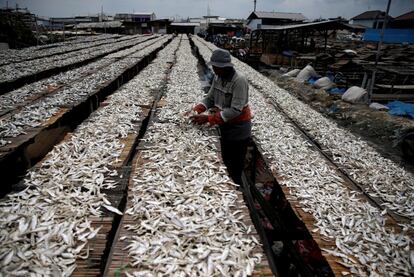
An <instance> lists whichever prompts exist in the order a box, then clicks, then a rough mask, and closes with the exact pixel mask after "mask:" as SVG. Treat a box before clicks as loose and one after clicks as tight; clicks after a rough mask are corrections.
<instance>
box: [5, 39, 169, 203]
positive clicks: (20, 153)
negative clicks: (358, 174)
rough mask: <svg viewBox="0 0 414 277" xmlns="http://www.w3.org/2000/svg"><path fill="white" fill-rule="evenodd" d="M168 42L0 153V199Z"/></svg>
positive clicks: (21, 185)
mask: <svg viewBox="0 0 414 277" xmlns="http://www.w3.org/2000/svg"><path fill="white" fill-rule="evenodd" d="M171 40H172V39H169V40H168V41H167V42H165V43H164V44H163V45H162V46H161V47H159V48H157V49H155V50H154V51H153V52H152V53H150V54H148V55H147V56H146V57H145V58H143V59H141V60H140V61H139V62H137V63H136V64H134V65H133V66H131V67H129V68H128V69H126V70H125V71H124V72H123V73H122V74H121V75H120V76H118V77H117V78H115V79H114V80H112V81H110V82H108V83H106V84H105V85H104V86H102V87H101V88H100V89H99V90H98V91H97V92H96V93H94V94H93V95H91V96H89V97H88V98H87V99H86V100H85V101H83V102H81V103H79V104H78V105H75V106H74V107H70V108H68V109H67V110H66V111H65V113H64V114H61V115H58V117H57V118H55V119H54V120H52V122H50V124H49V125H48V126H47V127H45V128H44V129H42V130H41V131H39V132H36V133H35V134H32V133H28V134H26V135H24V136H22V138H20V139H19V140H18V141H16V146H15V148H13V149H12V150H10V151H8V152H3V153H0V154H1V155H0V174H1V175H2V176H3V181H2V186H1V187H0V197H3V196H4V195H6V194H7V193H9V192H10V191H12V190H17V191H18V190H21V189H22V188H24V185H23V184H21V180H22V178H23V177H24V175H25V173H26V171H27V170H28V169H29V168H31V167H32V166H33V165H35V164H36V163H37V162H39V161H40V160H42V159H43V157H44V156H45V155H46V154H47V153H48V152H49V151H50V150H51V149H52V148H53V147H54V146H55V145H56V144H57V143H59V142H60V141H61V140H62V139H63V138H64V137H65V136H66V134H67V133H69V132H72V131H73V130H75V129H76V127H77V126H78V125H79V124H80V123H82V122H83V121H84V120H85V119H86V118H88V117H89V115H90V114H91V113H92V112H93V111H95V110H96V109H97V108H98V107H99V105H100V103H101V102H102V101H104V100H105V99H106V98H107V97H108V96H109V95H111V94H112V93H114V92H115V91H116V90H117V89H118V88H119V87H120V86H122V85H123V84H125V83H127V82H128V81H129V80H131V79H132V78H134V77H135V76H136V75H137V74H138V73H139V72H140V71H141V70H142V69H144V68H145V67H146V66H147V65H148V64H150V63H151V61H152V60H154V59H155V57H156V56H157V53H158V52H159V51H160V50H161V49H163V48H164V47H165V46H166V45H167V44H169V43H170V42H171Z"/></svg>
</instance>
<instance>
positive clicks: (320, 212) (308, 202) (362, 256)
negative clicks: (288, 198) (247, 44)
mask: <svg viewBox="0 0 414 277" xmlns="http://www.w3.org/2000/svg"><path fill="white" fill-rule="evenodd" d="M194 42H195V44H196V46H197V47H198V49H199V51H200V54H201V55H202V56H203V58H204V59H205V60H209V59H210V56H211V49H214V48H215V47H214V46H212V45H211V44H207V43H205V42H203V41H202V40H201V39H198V38H196V37H195V38H194ZM207 45H208V47H207ZM233 63H235V65H236V68H237V69H238V70H239V71H241V72H242V73H244V74H245V75H246V76H247V78H248V79H249V81H250V82H251V83H253V84H254V85H257V86H258V84H259V82H261V84H262V86H261V87H260V91H258V90H257V89H255V88H254V87H253V86H250V104H251V106H252V109H253V113H254V119H253V135H254V137H255V140H256V142H257V143H258V144H259V145H260V147H261V148H262V149H263V151H264V155H265V156H266V157H267V159H268V160H269V161H270V166H271V168H272V170H273V171H275V172H277V174H278V175H280V176H281V178H280V183H281V185H283V186H287V187H289V188H290V190H291V193H292V195H294V196H296V198H297V199H298V200H299V201H300V203H301V207H302V208H303V209H304V210H305V211H306V212H308V213H310V214H312V215H313V217H314V219H315V227H316V228H315V229H314V230H313V232H318V233H320V234H321V235H323V236H325V237H328V238H330V239H331V240H333V241H335V244H336V249H323V250H324V251H325V252H327V253H329V254H332V255H334V256H337V257H339V258H341V259H342V262H341V263H342V264H343V265H344V266H346V267H348V268H349V271H350V272H344V273H343V274H344V275H347V274H354V275H358V276H377V275H378V274H379V275H380V276H384V275H385V276H388V275H390V276H396V275H398V276H410V273H412V270H413V267H414V253H413V252H412V251H410V245H411V244H412V241H411V239H410V237H409V235H408V233H409V232H410V231H412V228H411V227H410V226H402V230H401V231H396V230H394V229H392V228H389V227H387V226H386V217H385V215H386V211H385V210H384V211H381V210H379V209H378V208H376V207H373V206H372V205H371V204H370V203H369V202H368V201H367V200H366V199H365V198H362V197H361V196H360V195H359V194H358V193H357V192H354V191H350V190H349V189H348V188H347V186H346V184H345V183H346V182H345V181H344V180H343V179H342V178H341V177H340V174H338V172H337V171H336V170H335V169H334V168H332V167H331V165H330V164H329V162H327V160H326V159H325V158H324V157H323V155H322V154H320V153H319V152H318V151H315V149H313V147H312V145H311V144H310V143H309V142H307V140H306V139H305V138H303V136H302V135H301V134H300V132H298V130H297V129H296V128H295V126H294V125H293V124H291V122H290V120H289V119H288V118H286V117H285V116H284V115H283V114H282V113H280V112H279V111H277V110H276V109H275V108H274V106H273V105H271V101H278V103H280V102H282V101H286V102H283V105H282V104H280V105H281V106H282V107H283V108H284V110H285V112H289V113H290V115H291V116H293V113H294V112H293V110H294V111H295V113H296V115H297V114H301V116H303V118H305V117H307V120H306V121H305V119H303V121H304V122H307V121H309V120H315V121H316V122H318V121H317V118H319V117H321V115H317V114H316V113H315V114H314V112H313V111H309V110H311V109H310V108H309V107H307V106H306V105H300V106H299V104H297V103H296V102H299V101H297V100H296V101H293V100H295V99H294V98H292V99H291V98H289V97H287V96H286V97H285V96H284V94H288V93H287V92H286V91H283V93H279V91H282V90H280V89H279V88H278V87H277V86H276V85H275V84H274V83H272V87H270V86H269V87H263V83H266V82H267V79H266V78H265V77H263V76H261V75H260V74H259V73H257V72H256V71H254V70H253V69H251V68H250V67H248V66H247V65H245V64H243V63H241V62H240V61H238V60H236V59H233ZM269 82H270V81H269ZM269 84H270V83H269ZM275 91H277V92H278V93H277V94H275ZM266 92H267V93H266ZM270 92H273V95H272V97H271V99H270V100H269V97H265V96H268V94H270ZM286 99H288V100H286ZM288 101H291V102H290V105H288V103H287V102H288ZM296 105H298V107H300V108H301V110H300V111H298V110H296V109H295V108H296ZM307 112H309V114H308V115H307V116H305V115H306V113H307ZM324 124H325V123H324ZM331 125H332V123H331ZM312 126H313V127H314V128H317V129H322V128H324V127H325V126H326V125H321V124H320V123H319V125H318V124H317V123H315V124H314V125H312ZM337 128H338V127H337ZM331 132H334V131H332V130H331ZM353 157H355V155H353ZM364 158H365V157H362V156H361V157H359V159H360V160H362V161H363V160H364ZM381 161H382V160H374V161H371V162H372V163H378V162H381ZM390 163H391V162H390ZM394 166H395V165H394ZM381 168H382V167H381ZM397 172H401V171H397ZM363 173H364V174H365V172H363ZM407 175H408V173H405V174H401V176H399V179H398V180H401V178H405V176H407ZM389 176H390V177H389V178H392V176H393V175H389ZM398 180H397V181H396V180H393V179H390V180H389V182H398ZM410 184H411V185H412V184H413V182H411V183H410ZM406 186H410V185H409V184H408V183H407V184H406ZM404 191H405V190H402V192H404ZM399 193H400V192H398V191H394V195H395V196H397V195H399ZM411 208H412V207H411Z"/></svg>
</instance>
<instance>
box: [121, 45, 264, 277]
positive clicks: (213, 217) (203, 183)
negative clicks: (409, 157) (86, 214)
mask: <svg viewBox="0 0 414 277" xmlns="http://www.w3.org/2000/svg"><path fill="white" fill-rule="evenodd" d="M176 55H177V60H176V64H175V65H174V66H173V68H172V71H171V74H170V77H169V81H168V85H167V91H166V97H165V101H166V103H167V104H166V106H164V107H162V108H161V110H160V111H159V117H158V116H157V118H159V121H160V122H158V123H154V124H153V125H151V127H150V128H149V130H148V131H147V133H146V135H145V137H144V141H145V145H144V149H143V150H142V151H141V158H142V159H143V161H145V162H144V163H143V164H142V165H140V166H139V167H138V168H137V170H136V172H135V173H134V178H133V187H132V196H131V199H130V203H129V204H128V207H129V208H128V210H127V212H126V213H128V214H129V215H130V216H132V217H133V218H134V221H135V224H130V225H128V226H126V228H127V229H128V230H129V231H130V232H132V233H133V235H129V236H125V237H122V238H121V239H122V240H127V242H128V246H127V247H126V249H125V250H127V251H128V252H129V255H130V260H131V265H130V266H128V267H127V268H126V269H125V271H126V274H127V276H161V275H164V276H219V275H223V276H230V275H231V276H246V275H250V274H251V273H252V272H253V270H254V267H255V264H257V263H259V262H260V259H261V256H260V254H255V251H254V249H255V247H257V245H258V242H257V241H256V239H255V238H254V237H253V235H251V234H250V231H251V230H252V227H251V226H246V225H245V224H244V223H243V221H242V217H243V215H241V214H240V213H241V211H240V210H238V209H237V206H239V205H244V203H243V201H240V200H238V195H237V193H236V192H235V187H234V185H233V184H232V183H231V181H230V179H229V177H228V176H227V174H226V171H225V168H224V167H223V165H222V163H221V162H220V160H219V157H218V152H217V149H216V146H215V145H216V144H217V143H218V138H217V136H212V135H211V133H209V132H208V129H204V128H199V127H195V126H193V125H191V124H189V123H188V119H186V118H185V117H183V113H184V112H185V111H188V109H189V108H191V105H189V103H191V102H192V101H193V100H196V99H197V100H200V98H201V97H202V96H203V92H202V91H201V88H200V83H199V80H198V76H197V74H196V66H197V60H196V59H195V57H194V56H193V55H192V53H191V47H190V44H189V42H188V39H187V37H185V38H184V39H183V40H182V42H181V46H180V48H179V50H178V51H177V54H176ZM183 103H185V104H183ZM170 111H172V113H170ZM238 202H242V203H241V204H240V203H238ZM131 266H132V267H133V268H131Z"/></svg>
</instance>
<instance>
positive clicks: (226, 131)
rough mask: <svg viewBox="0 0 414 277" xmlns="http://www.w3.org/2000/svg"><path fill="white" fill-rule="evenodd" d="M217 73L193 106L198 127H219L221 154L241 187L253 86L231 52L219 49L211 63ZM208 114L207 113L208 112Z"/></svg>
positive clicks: (248, 135)
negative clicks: (202, 97) (249, 103)
mask: <svg viewBox="0 0 414 277" xmlns="http://www.w3.org/2000/svg"><path fill="white" fill-rule="evenodd" d="M207 64H208V65H211V66H212V67H213V71H214V73H215V76H214V79H213V82H212V84H211V88H210V90H209V92H208V93H207V96H206V97H205V98H204V99H203V100H202V101H201V102H200V103H198V104H197V105H194V106H193V109H192V110H193V111H194V112H195V114H194V115H193V116H191V121H192V122H193V123H195V124H200V125H201V124H206V123H210V124H211V125H218V126H219V130H220V143H221V155H222V158H223V161H224V164H225V165H226V166H227V170H228V172H229V174H230V177H231V178H232V179H233V181H234V182H235V183H236V184H239V185H241V184H242V182H241V176H242V171H243V169H244V160H245V156H246V152H247V146H248V143H249V140H250V137H251V112H250V108H249V105H248V100H249V84H248V82H247V79H246V77H245V76H243V75H241V74H239V73H238V72H237V71H236V70H235V69H234V66H233V64H232V63H231V56H230V53H229V51H227V50H223V49H217V50H215V51H214V52H213V53H212V55H211V58H210V62H209V63H207ZM205 112H207V114H206V113H205Z"/></svg>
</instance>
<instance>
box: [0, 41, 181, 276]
mask: <svg viewBox="0 0 414 277" xmlns="http://www.w3.org/2000/svg"><path fill="white" fill-rule="evenodd" d="M167 48H168V46H167ZM167 48H166V49H165V50H163V51H169V52H173V51H174V49H173V48H171V47H170V48H168V49H167ZM164 62H165V61H164ZM156 68H157V69H156ZM156 68H155V67H152V68H151V69H150V70H148V72H147V73H145V74H144V75H142V76H141V74H139V75H138V76H137V77H136V78H135V79H134V80H133V81H132V82H130V83H127V84H126V85H124V86H123V87H122V88H120V89H119V91H117V92H116V93H114V94H113V95H112V96H111V97H110V99H109V100H108V101H107V103H106V105H105V106H104V107H101V108H100V109H99V110H97V111H96V112H94V113H93V114H92V115H91V117H90V118H89V119H88V120H86V121H85V122H84V123H82V124H81V125H80V126H79V127H78V128H77V129H76V130H75V132H74V133H73V134H72V135H71V136H70V137H69V138H67V139H66V140H65V141H64V142H62V143H60V144H59V145H57V146H56V147H55V148H54V149H53V150H52V151H51V152H50V153H49V154H48V155H47V157H46V158H45V159H44V160H43V161H42V162H41V164H40V165H38V166H36V167H35V168H33V169H32V170H30V172H29V173H28V174H27V176H26V177H25V179H24V183H25V185H27V186H28V187H27V189H25V190H24V191H22V192H19V193H13V194H9V195H8V196H7V197H6V198H5V199H2V200H1V201H0V264H1V265H2V266H1V267H0V276H70V275H71V274H72V272H73V271H74V270H75V268H76V260H77V259H86V258H87V257H88V253H89V246H88V241H89V240H91V239H93V238H94V237H95V236H96V235H97V233H98V232H99V230H100V228H93V227H91V221H90V218H91V217H93V216H95V217H96V216H98V217H99V216H101V209H102V208H105V209H107V210H109V211H111V212H114V213H118V214H122V213H121V212H120V211H119V210H117V209H116V208H115V207H112V206H111V203H110V202H109V201H108V199H107V198H106V196H105V195H104V194H103V193H102V190H103V189H111V188H114V187H115V186H116V181H115V178H116V177H117V176H118V174H119V172H117V171H116V170H114V169H111V166H112V165H114V164H115V163H117V162H118V159H119V157H120V155H121V152H122V150H123V148H124V145H123V140H124V139H125V138H126V137H127V136H129V135H131V134H136V133H137V131H138V128H139V126H140V121H141V120H142V119H143V118H144V113H143V111H142V109H141V108H140V106H139V104H138V103H142V104H145V105H149V104H151V103H152V101H153V95H152V94H151V91H150V89H149V88H148V89H146V87H147V85H145V84H143V85H141V86H140V85H139V84H140V80H141V78H147V77H148V76H152V75H154V76H162V73H156V72H155V70H160V71H163V70H164V69H163V68H162V67H160V66H159V65H158V64H157V66H156ZM164 68H166V66H165V67H164ZM143 72H146V71H143ZM162 81H163V79H162V78H160V79H159V82H162Z"/></svg>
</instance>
